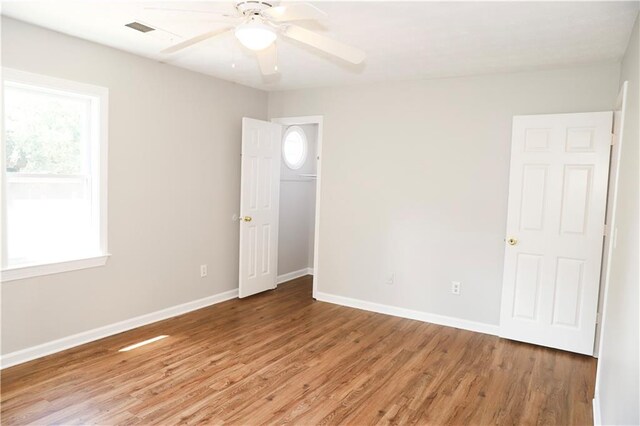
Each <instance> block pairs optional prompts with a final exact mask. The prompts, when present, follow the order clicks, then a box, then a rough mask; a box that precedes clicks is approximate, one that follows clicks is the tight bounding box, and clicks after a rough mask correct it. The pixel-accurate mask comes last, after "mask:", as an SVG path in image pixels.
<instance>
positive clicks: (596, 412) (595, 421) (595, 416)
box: [592, 393, 602, 426]
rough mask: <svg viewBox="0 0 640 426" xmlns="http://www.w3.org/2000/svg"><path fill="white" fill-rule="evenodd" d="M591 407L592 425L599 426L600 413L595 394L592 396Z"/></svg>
mask: <svg viewBox="0 0 640 426" xmlns="http://www.w3.org/2000/svg"><path fill="white" fill-rule="evenodd" d="M592 405H593V424H594V426H601V425H602V414H601V413H600V398H599V397H598V394H597V393H596V394H595V395H594V396H593V401H592Z"/></svg>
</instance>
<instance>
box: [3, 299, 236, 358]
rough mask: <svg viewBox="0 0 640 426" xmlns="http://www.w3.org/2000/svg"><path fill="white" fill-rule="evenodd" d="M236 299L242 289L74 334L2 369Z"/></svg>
mask: <svg viewBox="0 0 640 426" xmlns="http://www.w3.org/2000/svg"><path fill="white" fill-rule="evenodd" d="M236 297H238V289H234V290H230V291H226V292H224V293H218V294H215V295H213V296H208V297H205V298H202V299H198V300H193V301H191V302H187V303H183V304H180V305H176V306H171V307H169V308H166V309H162V310H159V311H155V312H151V313H149V314H145V315H140V316H138V317H135V318H130V319H128V320H124V321H120V322H117V323H114V324H110V325H106V326H103V327H99V328H94V329H93V330H87V331H83V332H81V333H78V334H73V335H71V336H67V337H63V338H61V339H57V340H52V341H51V342H47V343H42V344H40V345H37V346H32V347H30V348H26V349H21V350H19V351H15V352H11V353H8V354H6V355H3V356H2V357H0V369H4V368H8V367H12V366H14V365H18V364H22V363H24V362H27V361H31V360H34V359H36V358H41V357H43V356H47V355H51V354H53V353H56V352H60V351H64V350H66V349H70V348H73V347H75V346H80V345H83V344H85V343H89V342H93V341H94V340H98V339H102V338H105V337H109V336H112V335H114V334H118V333H122V332H123V331H128V330H132V329H134V328H138V327H142V326H143V325H147V324H151V323H154V322H158V321H162V320H165V319H167V318H171V317H175V316H178V315H182V314H186V313H187V312H191V311H195V310H197V309H201V308H204V307H207V306H211V305H215V304H216V303H220V302H224V301H227V300H231V299H235V298H236Z"/></svg>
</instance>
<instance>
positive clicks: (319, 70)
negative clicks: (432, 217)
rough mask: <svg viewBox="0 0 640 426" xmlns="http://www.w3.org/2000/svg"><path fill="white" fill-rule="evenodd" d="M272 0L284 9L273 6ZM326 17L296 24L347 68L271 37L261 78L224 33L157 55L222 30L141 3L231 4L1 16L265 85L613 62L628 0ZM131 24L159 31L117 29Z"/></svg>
mask: <svg viewBox="0 0 640 426" xmlns="http://www.w3.org/2000/svg"><path fill="white" fill-rule="evenodd" d="M280 4H285V2H282V3H280ZM314 4H315V5H316V6H317V7H319V8H320V9H322V10H324V11H325V12H327V13H328V15H329V16H328V19H327V20H326V22H323V23H322V24H321V25H320V24H318V23H314V22H304V23H301V25H304V26H306V27H307V28H309V29H314V30H318V31H320V32H322V33H323V34H325V35H327V36H330V37H333V38H336V39H338V40H340V41H343V42H345V43H349V44H352V45H354V46H356V47H359V48H361V49H363V50H364V51H365V52H366V53H367V59H366V60H365V63H364V64H361V65H360V66H353V65H349V64H345V63H342V62H340V61H339V60H335V59H332V58H329V57H327V56H326V55H323V54H318V53H317V52H315V51H314V50H313V49H311V48H307V47H305V46H302V45H300V44H297V43H296V42H292V41H288V40H284V39H282V38H281V39H280V40H279V41H278V44H277V46H278V59H279V70H280V73H281V74H280V76H279V77H278V78H276V79H274V80H272V81H266V80H264V78H263V77H262V76H261V74H260V71H259V68H258V64H257V62H256V60H255V57H254V56H253V53H252V52H250V51H248V50H246V49H244V48H243V47H242V46H241V45H240V44H239V43H238V41H237V40H236V39H235V37H234V36H233V35H232V34H228V35H226V36H224V37H222V38H217V39H215V40H210V41H206V42H203V43H201V44H198V45H195V46H193V47H191V48H189V49H186V50H185V51H183V52H180V53H177V54H175V55H172V56H169V57H167V56H164V55H161V54H160V53H159V51H160V50H161V49H163V48H165V47H168V46H170V45H172V44H174V43H176V42H179V41H181V40H183V39H186V38H190V37H193V36H195V35H198V34H201V33H204V32H207V31H210V30H211V29H213V28H219V27H222V26H225V25H227V24H222V23H219V22H211V21H209V20H208V19H210V18H209V17H208V16H207V15H203V16H197V15H193V14H175V15H173V14H170V15H168V14H165V13H158V12H154V11H150V10H148V9H145V8H148V7H151V6H157V7H166V8H183V9H199V10H219V9H221V8H233V5H234V2H175V1H174V2H133V1H110V2H78V1H60V0H58V1H43V2H34V1H26V2H17V1H15V2H7V1H4V2H3V3H2V14H4V15H7V16H10V17H13V18H16V19H19V20H22V21H27V22H31V23H33V24H36V25H40V26H43V27H47V28H51V29H53V30H56V31H60V32H63V33H66V34H70V35H73V36H76V37H80V38H84V39H87V40H91V41H94V42H97V43H101V44H106V45H108V46H112V47H115V48H118V49H122V50H125V51H128V52H132V53H135V54H138V55H142V56H146V57H149V58H152V59H156V60H159V61H162V62H167V63H170V64H173V65H176V66H179V67H183V68H187V69H190V70H194V71H198V72H201V73H205V74H209V75H212V76H215V77H219V78H222V79H225V80H230V81H234V82H237V83H240V84H244V85H248V86H252V87H256V88H260V89H265V90H282V89H294V88H303V87H324V86H338V85H345V84H358V83H363V82H374V81H389V80H411V79H422V78H434V77H448V76H459V75H472V74H486V73H494V72H508V71H523V70H533V69H544V68H551V67H562V66H568V65H574V64H585V63H595V62H606V61H617V60H619V59H620V58H621V57H622V55H623V53H624V50H625V47H626V45H627V41H628V39H629V35H630V33H631V29H632V26H633V23H634V20H635V16H636V14H637V13H638V2H614V1H608V2H572V3H568V2H509V3H508V2H492V3H487V2H393V1H387V2H314ZM132 21H140V22H143V23H146V24H148V25H151V26H154V27H157V28H159V29H161V30H162V31H154V32H151V33H147V34H143V33H140V32H137V31H134V30H132V29H130V28H127V27H125V26H124V24H127V23H129V22H132Z"/></svg>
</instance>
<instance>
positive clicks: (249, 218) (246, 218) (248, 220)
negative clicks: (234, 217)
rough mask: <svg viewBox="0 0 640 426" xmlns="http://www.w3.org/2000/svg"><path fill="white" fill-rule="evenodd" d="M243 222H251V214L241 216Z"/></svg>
mask: <svg viewBox="0 0 640 426" xmlns="http://www.w3.org/2000/svg"><path fill="white" fill-rule="evenodd" d="M242 220H244V221H245V222H251V216H245V217H243V218H242Z"/></svg>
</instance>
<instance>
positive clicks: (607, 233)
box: [602, 223, 609, 237]
mask: <svg viewBox="0 0 640 426" xmlns="http://www.w3.org/2000/svg"><path fill="white" fill-rule="evenodd" d="M602 235H604V236H605V237H606V236H608V235H609V224H608V223H605V224H604V230H603V231H602Z"/></svg>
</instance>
